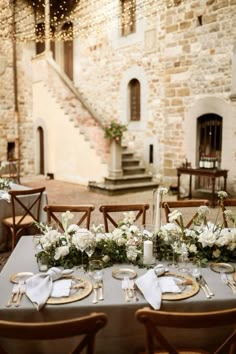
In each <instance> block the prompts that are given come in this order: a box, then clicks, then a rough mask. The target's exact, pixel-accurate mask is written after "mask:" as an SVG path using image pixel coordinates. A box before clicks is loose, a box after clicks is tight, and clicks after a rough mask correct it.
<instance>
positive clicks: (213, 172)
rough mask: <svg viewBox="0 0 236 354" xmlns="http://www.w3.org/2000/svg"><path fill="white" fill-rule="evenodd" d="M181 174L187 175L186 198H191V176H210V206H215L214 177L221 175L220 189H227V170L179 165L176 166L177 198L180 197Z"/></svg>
mask: <svg viewBox="0 0 236 354" xmlns="http://www.w3.org/2000/svg"><path fill="white" fill-rule="evenodd" d="M182 174H185V175H189V193H188V198H189V199H192V176H200V177H210V178H211V182H212V188H211V206H215V205H216V202H215V184H216V178H220V177H223V178H224V183H223V186H222V187H223V188H222V190H224V191H226V189H227V176H228V170H219V169H214V168H185V167H179V168H177V177H178V187H177V192H178V194H177V199H181V197H180V176H181V175H182Z"/></svg>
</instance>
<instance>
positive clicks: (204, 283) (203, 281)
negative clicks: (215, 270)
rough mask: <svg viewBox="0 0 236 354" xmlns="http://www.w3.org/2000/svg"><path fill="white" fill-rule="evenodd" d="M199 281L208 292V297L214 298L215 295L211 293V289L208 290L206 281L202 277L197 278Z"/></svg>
mask: <svg viewBox="0 0 236 354" xmlns="http://www.w3.org/2000/svg"><path fill="white" fill-rule="evenodd" d="M199 279H200V280H201V281H202V284H203V285H204V286H205V288H206V290H207V291H208V293H209V295H210V296H214V295H215V294H214V293H213V292H212V291H211V289H210V288H209V286H208V284H207V282H206V280H205V279H204V278H203V276H202V275H200V276H199Z"/></svg>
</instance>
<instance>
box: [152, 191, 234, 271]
mask: <svg viewBox="0 0 236 354" xmlns="http://www.w3.org/2000/svg"><path fill="white" fill-rule="evenodd" d="M218 197H219V198H220V199H224V198H226V197H227V193H226V192H224V191H221V192H218ZM219 212H220V209H219V211H218V214H217V217H216V221H215V222H214V223H212V222H210V221H207V220H208V217H209V208H208V207H207V206H201V207H199V208H198V210H197V215H196V217H195V219H194V222H193V227H192V228H185V227H184V223H183V216H182V214H181V212H179V211H178V210H174V211H173V212H172V213H170V214H169V223H167V224H166V225H163V226H162V227H161V228H160V231H159V232H158V237H157V256H158V258H159V259H166V258H167V257H171V256H172V254H173V252H175V254H176V255H177V256H181V255H182V254H183V253H185V254H187V255H188V257H189V258H192V259H194V260H196V261H197V262H199V263H200V264H202V265H206V264H207V263H208V262H209V261H214V262H216V261H217V262H228V261H230V260H232V259H235V257H236V224H235V221H236V218H235V217H234V216H233V214H232V212H231V211H229V210H226V211H225V212H224V214H225V216H226V217H227V218H228V220H230V221H231V222H232V223H233V224H232V226H233V227H232V228H225V227H223V223H220V222H218V216H219Z"/></svg>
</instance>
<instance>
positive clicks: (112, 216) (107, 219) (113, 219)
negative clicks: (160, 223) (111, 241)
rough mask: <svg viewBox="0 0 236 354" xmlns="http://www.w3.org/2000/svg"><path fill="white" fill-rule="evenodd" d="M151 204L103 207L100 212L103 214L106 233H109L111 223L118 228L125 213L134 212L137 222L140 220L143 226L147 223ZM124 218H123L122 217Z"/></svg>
mask: <svg viewBox="0 0 236 354" xmlns="http://www.w3.org/2000/svg"><path fill="white" fill-rule="evenodd" d="M148 209H149V204H119V205H101V206H100V208H99V210H100V211H101V213H102V214H103V221H104V227H105V232H109V223H110V225H113V227H117V226H118V223H119V221H120V219H121V214H122V213H124V212H130V211H133V212H134V213H135V222H136V221H137V220H140V222H141V224H142V225H144V224H145V223H146V212H147V210H148ZM122 218H123V217H122Z"/></svg>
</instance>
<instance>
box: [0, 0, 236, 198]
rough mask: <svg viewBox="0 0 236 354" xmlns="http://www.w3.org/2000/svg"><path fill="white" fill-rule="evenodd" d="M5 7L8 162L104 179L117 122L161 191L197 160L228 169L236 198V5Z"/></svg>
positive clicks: (4, 153)
mask: <svg viewBox="0 0 236 354" xmlns="http://www.w3.org/2000/svg"><path fill="white" fill-rule="evenodd" d="M0 4H1V10H0V11H1V30H0V31H1V35H0V41H1V46H0V83H1V85H0V97H1V100H0V112H1V115H0V160H4V159H7V157H8V156H9V154H10V155H12V154H13V155H14V156H15V157H19V158H20V164H21V174H24V175H25V174H44V175H47V174H48V173H51V174H53V175H54V177H55V178H57V179H60V180H64V181H71V182H76V183H80V184H84V185H87V184H88V182H89V181H91V180H93V181H94V180H96V181H101V180H103V178H104V177H105V176H107V175H109V142H108V141H107V140H106V139H104V135H103V134H104V132H103V125H104V124H105V123H106V122H109V121H110V120H114V119H115V120H118V121H120V122H121V123H123V124H127V126H128V131H127V132H126V133H125V136H124V138H123V144H124V145H126V146H127V148H128V149H130V150H132V151H133V152H134V153H135V156H137V158H138V159H140V161H141V164H142V165H143V166H144V167H145V168H146V170H147V171H148V172H149V173H151V174H153V176H154V177H155V176H161V183H162V184H163V185H166V186H169V185H171V184H175V183H176V168H177V167H179V166H181V165H182V164H183V163H184V162H185V161H186V159H187V161H188V163H191V166H192V167H198V166H199V164H201V165H202V164H205V167H207V166H208V167H209V166H213V165H214V166H215V165H216V166H217V167H219V168H221V169H227V170H228V190H229V192H231V193H232V194H235V192H236V186H235V181H236V164H235V161H236V139H235V134H236V31H235V28H236V0H185V1H181V0H116V1H111V0H94V1H89V2H88V1H86V0H80V1H79V0H68V1H67V2H63V1H55V0H54V1H53V0H52V1H50V2H48V1H47V0H46V1H45V2H44V1H39V0H37V1H36V0H35V1H31V0H15V1H13V2H12V1H11V2H10V4H7V2H6V1H5V0H0ZM65 4H66V5H65ZM209 164H210V165H209ZM184 183H187V179H186V180H185V182H184ZM195 183H198V184H199V183H200V184H201V183H202V184H203V187H206V185H207V184H208V183H209V181H203V182H201V181H199V180H198V181H197V180H196V181H195ZM219 188H221V186H219Z"/></svg>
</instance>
